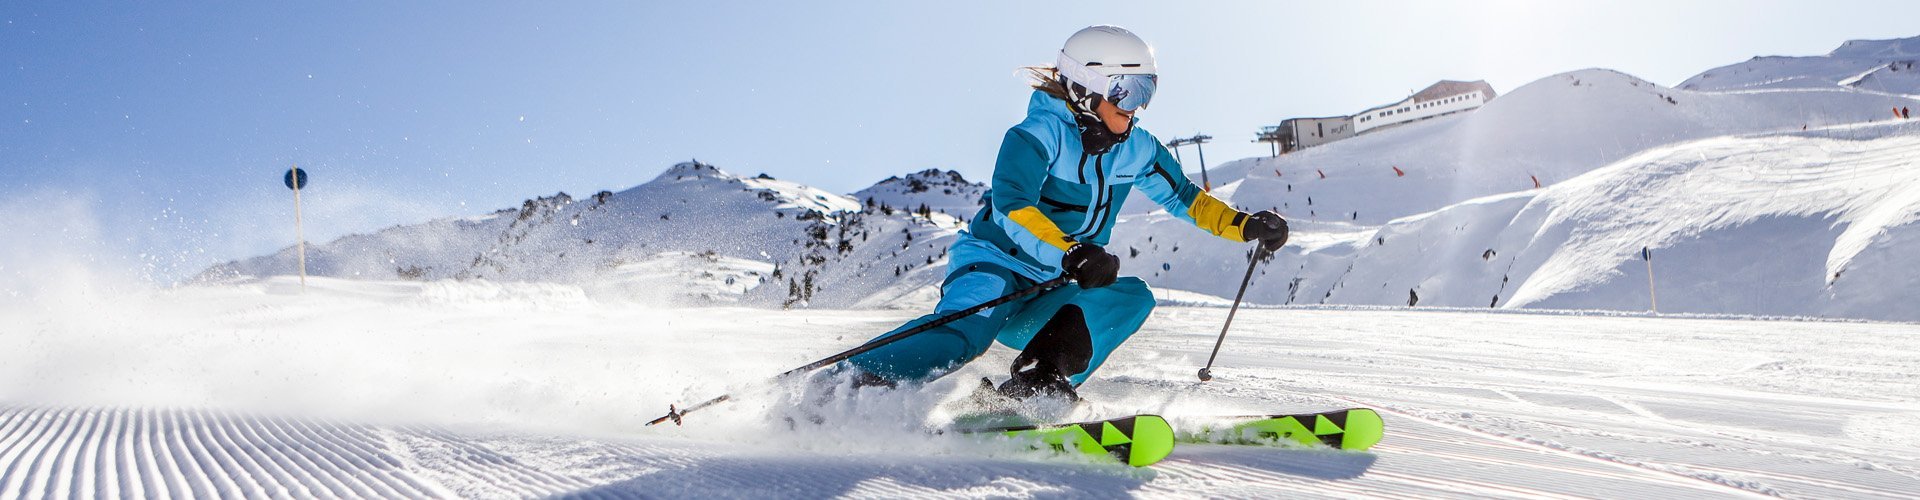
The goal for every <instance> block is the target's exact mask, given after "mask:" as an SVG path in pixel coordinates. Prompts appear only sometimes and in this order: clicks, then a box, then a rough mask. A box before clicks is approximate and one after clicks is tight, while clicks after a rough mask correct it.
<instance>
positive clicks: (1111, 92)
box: [1054, 52, 1160, 113]
mask: <svg viewBox="0 0 1920 500" xmlns="http://www.w3.org/2000/svg"><path fill="white" fill-rule="evenodd" d="M1087 64H1088V63H1083V62H1080V61H1079V60H1076V59H1074V58H1073V56H1069V55H1067V53H1066V52H1061V53H1060V56H1059V61H1058V63H1057V64H1055V65H1054V67H1055V68H1059V70H1060V73H1061V74H1062V75H1065V76H1066V77H1067V80H1069V81H1072V82H1074V83H1078V84H1080V86H1081V87H1086V88H1087V90H1089V91H1093V92H1100V95H1102V96H1105V97H1106V98H1107V102H1111V103H1113V104H1114V105H1115V106H1119V107H1120V109H1123V110H1126V111H1127V112H1129V113H1131V112H1134V111H1137V110H1139V109H1140V108H1142V107H1145V106H1146V105H1147V101H1151V100H1153V91H1154V90H1155V89H1157V88H1158V87H1159V80H1160V78H1159V77H1158V76H1156V75H1153V74H1151V73H1134V74H1120V75H1107V74H1103V73H1101V72H1100V71H1099V70H1096V69H1094V68H1095V67H1098V66H1099V64H1097V63H1095V64H1094V65H1093V66H1088V65H1087ZM1134 66H1137V65H1121V66H1119V68H1120V69H1121V70H1123V71H1125V70H1133V71H1138V70H1139V69H1138V68H1134Z"/></svg>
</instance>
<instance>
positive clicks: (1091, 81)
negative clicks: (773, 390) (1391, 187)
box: [841, 26, 1287, 400]
mask: <svg viewBox="0 0 1920 500" xmlns="http://www.w3.org/2000/svg"><path fill="white" fill-rule="evenodd" d="M1029 69H1030V70H1031V72H1032V74H1031V76H1032V77H1033V80H1034V81H1033V82H1032V87H1033V88H1034V92H1033V94H1032V96H1031V97H1030V98H1029V99H1028V103H1027V117H1026V119H1025V120H1024V121H1022V122H1020V123H1019V124H1018V125H1014V126H1013V127H1012V128H1011V129H1009V130H1007V133H1006V135H1005V137H1004V138H1003V139H1002V142H1001V145H1000V152H999V158H998V159H997V161H996V162H995V165H994V172H993V185H992V189H991V190H990V191H988V193H987V195H986V197H987V200H986V201H987V203H986V206H985V207H983V208H981V210H980V212H979V213H978V214H977V215H975V216H974V217H973V220H972V223H971V225H970V226H969V228H968V230H966V231H963V232H961V233H960V237H959V238H958V239H957V240H956V241H954V243H953V246H952V248H951V253H950V255H951V261H950V263H949V264H948V268H947V277H946V280H945V282H944V283H943V284H942V285H941V290H942V291H943V292H944V295H943V296H942V297H941V299H940V303H939V305H938V306H937V307H936V308H935V310H934V313H933V314H929V315H927V316H923V317H921V318H919V319H916V320H914V321H911V322H908V323H907V324H906V325H902V326H901V327H900V328H899V329H896V330H894V331H901V330H904V329H907V328H911V327H913V326H915V325H917V324H920V323H924V322H928V321H931V320H933V319H935V318H939V317H941V316H943V315H945V314H947V313H951V312H953V311H959V310H962V309H966V308H968V307H971V306H974V305H976V304H981V303H985V302H987V301H989V300H993V299H995V298H997V297H1000V296H1003V295H1007V294H1009V293H1011V292H1014V291H1016V290H1022V289H1026V288H1029V287H1033V286H1035V285H1036V284H1037V283H1039V282H1043V281H1047V280H1049V279H1053V278H1055V277H1057V276H1060V275H1061V274H1065V275H1066V276H1068V277H1070V278H1072V279H1074V280H1075V281H1077V282H1078V286H1063V287H1060V288H1056V289H1053V290H1051V291H1048V292H1046V293H1042V294H1039V295H1035V296H1031V297H1029V298H1026V299H1024V300H1018V301H1015V302H1010V303H1007V304H1004V305H1001V306H998V307H994V308H991V309H987V310H985V311H981V312H979V313H977V314H974V315H972V316H968V317H966V318H964V319H961V320H959V321H955V322H953V323H949V324H946V325H943V326H941V327H939V328H935V329H932V330H928V331H926V332H924V333H920V334H918V335H914V336H912V337H907V338H905V339H903V340H900V341H898V342H895V343H893V344H889V345H886V346H884V347H881V348H879V349H875V350H873V351H870V352H867V353H864V354H861V355H859V356H855V357H853V358H852V359H850V360H849V361H848V364H849V365H850V366H851V368H852V369H854V370H855V371H854V373H853V374H852V375H851V376H852V378H853V381H854V384H855V385H856V386H872V385H884V386H893V385H896V384H898V383H902V382H909V383H913V382H924V381H928V380H932V379H934V378H938V377H940V376H941V375H943V374H945V373H947V372H950V371H952V370H954V369H957V368H959V367H960V366H961V365H963V364H966V363H967V362H968V361H971V360H973V359H974V358H977V357H979V356H980V355H981V354H982V353H985V352H986V350H987V348H988V347H989V346H990V345H991V344H992V342H994V341H995V340H998V341H999V342H1000V343H1001V344H1003V345H1006V346H1008V347H1011V348H1014V349H1020V350H1021V352H1020V354H1019V356H1018V357H1017V358H1016V359H1015V360H1014V363H1013V366H1012V368H1011V370H1010V371H1011V378H1010V379H1008V380H1007V381H1005V382H1003V383H1001V384H1000V385H999V387H998V388H997V389H998V390H999V392H1001V393H1003V394H1006V395H1008V396H1010V397H1013V398H1015V399H1026V398H1029V397H1033V396H1036V395H1045V396H1048V397H1056V398H1064V399H1069V400H1077V399H1078V397H1079V396H1078V394H1077V393H1076V392H1075V388H1076V387H1077V386H1079V385H1080V384H1081V383H1083V382H1086V380H1087V377H1088V376H1089V375H1091V374H1092V373H1093V371H1094V370H1096V369H1098V368H1099V367H1100V365H1101V363H1102V362H1104V361H1106V359H1107V356H1108V354H1110V353H1112V352H1113V350H1114V349H1115V348H1117V347H1119V346H1120V344H1121V343H1122V342H1125V341H1126V340H1127V337H1129V336H1131V335H1133V332H1134V331H1135V330H1137V329H1139V328H1140V325H1141V324H1142V323H1144V322H1145V321H1146V319H1147V315H1148V313H1149V312H1151V311H1152V310H1153V306H1154V299H1153V294H1152V292H1151V291H1150V290H1148V289H1147V285H1146V283H1145V282H1143V281H1141V280H1140V279H1139V278H1136V277H1131V276H1129V277H1119V276H1118V272H1119V270H1120V259H1119V258H1118V257H1115V256H1114V255H1113V254H1112V253H1110V252H1108V251H1107V249H1105V248H1102V245H1104V244H1106V243H1107V241H1108V237H1109V234H1108V233H1109V231H1110V230H1111V229H1112V228H1113V223H1114V218H1115V216H1117V215H1118V214H1120V211H1121V204H1122V202H1124V201H1126V199H1127V194H1128V193H1129V192H1130V191H1132V190H1134V189H1139V190H1140V191H1141V192H1142V193H1144V194H1146V195H1147V197H1148V198H1150V199H1152V200H1153V201H1154V202H1156V203H1158V204H1160V205H1161V206H1163V207H1165V208H1166V209H1167V212H1168V213H1171V214H1174V216H1176V217H1179V218H1180V219H1182V220H1186V221H1188V222H1191V223H1193V224H1194V225H1195V226H1198V227H1199V228H1200V229H1202V230H1204V231H1206V232H1209V233H1212V234H1213V235H1215V236H1218V237H1221V238H1226V239H1228V240H1232V241H1254V240H1259V241H1260V243H1261V244H1262V245H1264V246H1265V247H1266V248H1267V249H1268V250H1274V249H1278V248H1279V247H1280V246H1281V245H1283V244H1285V243H1286V241H1287V221H1286V220H1285V219H1283V218H1281V217H1280V215H1279V214H1277V213H1274V212H1272V211H1262V212H1259V213H1251V214H1249V213H1243V212H1240V211H1237V210H1235V209H1233V208H1231V207H1229V206H1227V205H1226V204H1225V203H1222V202H1220V201H1219V200H1217V199H1214V198H1213V197H1212V196H1209V195H1207V193H1205V192H1203V191H1201V190H1200V189H1199V188H1197V187H1195V186H1194V185H1193V183H1192V182H1191V181H1189V180H1188V179H1187V176H1186V175H1185V173H1184V172H1182V170H1181V168H1180V163H1179V162H1178V161H1175V160H1174V157H1173V155H1172V154H1170V153H1169V152H1168V151H1167V149H1166V148H1165V147H1164V146H1162V145H1161V144H1160V141H1159V140H1158V139H1155V138H1154V136H1153V134H1150V133H1147V131H1146V130H1142V129H1140V128H1139V127H1138V126H1137V125H1136V122H1137V121H1138V117H1136V116H1135V114H1136V113H1137V112H1139V111H1140V110H1141V109H1142V108H1144V107H1145V106H1146V105H1147V102H1148V101H1149V100H1151V99H1152V98H1153V93H1154V90H1155V88H1156V86H1157V83H1158V82H1157V80H1158V77H1157V75H1156V74H1155V73H1156V71H1155V65H1154V57H1153V50H1152V49H1151V48H1150V47H1148V46H1147V44H1146V42H1144V41H1142V40H1141V39H1140V38H1139V37H1138V36H1135V35H1134V34H1133V33H1132V32H1129V31H1127V30H1125V29H1122V28H1119V27H1115V26H1093V27H1089V28H1086V29H1082V30H1080V31H1079V32H1077V33H1074V34H1073V36H1072V37H1070V38H1068V39H1067V42H1066V44H1065V46H1064V47H1062V48H1061V50H1060V52H1059V54H1058V57H1057V65H1055V66H1054V67H1036V68H1029ZM889 333H891V332H889ZM882 337H884V335H882ZM847 368H848V367H847V366H842V367H841V369H842V370H844V369H847Z"/></svg>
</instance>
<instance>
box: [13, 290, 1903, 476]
mask: <svg viewBox="0 0 1920 500" xmlns="http://www.w3.org/2000/svg"><path fill="white" fill-rule="evenodd" d="M298 289H299V287H298V285H297V283H296V282H295V281H294V280H292V279H289V278H274V279H271V280H268V281H264V282H256V283H252V284H245V285H234V286H206V287H189V288H183V289H178V290H171V291H137V290H136V291H128V290H127V289H119V288H113V287H108V286H98V285H91V284H88V283H86V282H84V281H80V282H75V283H68V284H67V285H66V286H63V287H57V288H55V287H49V288H44V289H41V291H40V292H38V293H37V294H34V295H29V296H22V297H15V298H14V299H13V300H10V301H8V302H4V303H0V324H6V325H18V326H21V327H9V328H7V329H5V330H0V381H5V383H4V384H0V497H5V498H14V497H43V496H52V497H63V498H64V497H78V498H91V497H99V496H120V495H132V496H150V497H163V498H181V497H207V496H215V495H219V496H248V497H281V496H292V497H308V496H314V497H420V496H435V497H439V496H460V497H477V498H489V497H493V498H497V497H530V496H545V495H566V496H579V497H626V496H648V497H781V498H792V497H818V496H855V497H921V496H925V497H943V496H944V497H980V496H1008V497H1034V496H1041V497H1056V496H1067V497H1114V496H1129V495H1131V496H1152V497H1268V498H1271V497H1289V498H1292V497H1313V496H1334V497H1353V496H1391V497H1407V496H1437V497H1527V498H1541V497H1570V496H1571V497H1593V496H1600V497H1615V498H1674V497H1681V496H1688V497H1702V496H1707V497H1740V496H1763V495H1764V496H1786V497H1819V498H1897V497H1903V496H1910V495H1911V494H1912V492H1913V491H1920V437H1916V436H1920V401H1916V398H1920V375H1916V373H1920V361H1916V359H1915V358H1914V357H1913V356H1912V353H1913V352H1920V327H1917V326H1915V325H1912V324H1896V323H1854V322H1803V321H1760V320H1748V319H1738V318H1719V319H1699V318H1696V319H1680V318H1655V317H1643V316H1622V315H1619V314H1618V313H1608V314H1604V315H1600V314H1596V315H1584V314H1580V313H1542V312H1518V313H1514V312H1509V313H1499V312H1486V311H1482V310H1405V309H1384V308H1383V309H1252V310H1243V311H1242V312H1241V316H1240V317H1239V318H1238V319H1236V321H1235V330H1234V331H1233V332H1232V333H1231V334H1230V336H1229V338H1228V341H1227V342H1228V344H1227V346H1226V348H1225V350H1224V351H1223V352H1222V355H1221V360H1220V362H1219V364H1218V366H1216V368H1215V369H1214V373H1215V375H1216V379H1215V380H1214V381H1213V382H1211V383H1207V384H1200V383H1198V382H1196V381H1195V380H1194V371H1195V370H1196V369H1197V368H1198V367H1199V365H1200V364H1201V362H1203V361H1204V357H1205V355H1206V350H1207V349H1208V348H1210V347H1211V342H1212V340H1213V336H1214V335H1215V334H1216V333H1218V331H1219V330H1218V328H1219V324H1220V321H1221V319H1222V318H1223V317H1224V315H1225V310H1224V309H1221V308H1218V307H1166V308H1162V309H1161V310H1159V311H1157V312H1156V314H1155V315H1154V317H1153V318H1152V319H1151V320H1150V321H1149V322H1148V323H1147V326H1146V328H1145V329H1144V330H1143V331H1142V332H1141V333H1140V334H1139V335H1138V336H1137V337H1136V338H1135V339H1134V341H1133V342H1132V343H1131V344H1130V345H1129V346H1128V348H1127V349H1125V350H1122V351H1121V352H1119V353H1118V354H1116V356H1115V357H1114V358H1113V359H1112V360H1111V361H1110V362H1109V365H1108V367H1107V368H1106V369H1105V370H1103V371H1102V372H1101V376H1100V377H1099V378H1098V379H1097V380H1095V381H1094V382H1092V383H1089V384H1088V385H1087V386H1086V387H1084V388H1083V390H1084V392H1085V394H1086V395H1087V396H1088V397H1089V398H1091V399H1092V400H1094V401H1097V402H1099V404H1098V405H1096V406H1095V407H1094V408H1093V409H1092V410H1089V411H1088V412H1087V413H1088V414H1089V415H1088V416H1091V415H1090V414H1093V413H1103V412H1104V413H1111V414H1117V413H1128V412H1157V413H1161V414H1164V415H1167V416H1169V417H1170V418H1173V419H1175V420H1176V421H1177V420H1178V419H1179V418H1180V417H1181V416H1189V415H1202V414H1241V413H1248V412H1296V411H1307V410H1322V409H1330V408H1338V407H1346V406H1370V407H1373V408H1377V409H1379V410H1381V412H1382V414H1383V415H1384V416H1385V418H1386V419H1387V424H1388V428H1389V434H1388V437H1387V438H1386V440H1385V441H1383V442H1382V443H1381V444H1380V445H1379V446H1378V447H1376V448H1375V449H1374V452H1373V453H1366V454H1355V453H1342V452H1334V451H1325V450H1278V449H1268V448H1255V447H1234V446H1215V445H1182V446H1181V447H1180V448H1178V449H1177V450H1176V451H1175V452H1174V454H1173V455H1172V456H1171V457H1170V458H1169V459H1168V460H1167V461H1165V462H1163V463H1162V464H1160V465H1158V466H1155V467H1152V468H1149V469H1138V470H1136V469H1130V468H1126V467H1122V466H1117V465H1109V464H1099V463H1090V462H1084V461H1081V460H1080V459H1076V458H1072V457H1054V456H1048V455H1046V454H1043V453H1037V452H1028V451H1021V450H1014V449H1007V448H1005V447H1003V446H998V445H994V444H992V443H977V442H970V441H966V440H961V439H956V438H953V437H942V436H930V435H927V434H924V433H922V432H921V431H919V430H918V429H920V428H921V427H922V426H923V425H925V423H926V422H927V421H930V420H937V419H938V418H939V417H940V416H941V415H943V414H944V412H945V411H946V410H945V409H944V408H943V407H942V406H941V403H942V402H943V401H944V400H947V399H950V398H952V397H956V396H957V395H959V394H961V393H963V392H964V391H965V390H967V389H968V384H971V383H973V382H972V381H973V380H974V379H977V378H978V377H980V376H982V375H996V376H997V375H998V374H999V372H1001V371H1002V370H1003V369H1004V367H1005V365H1006V363H1007V362H1008V361H1009V358H1010V354H1009V353H1008V352H1007V351H1005V350H1004V349H995V350H994V351H992V352H990V353H989V354H988V355H987V356H986V357H985V358H983V359H982V360H980V361H979V362H977V363H975V364H974V365H972V366H970V367H969V368H968V369H967V370H965V371H964V372H963V373H960V374H956V375H955V376H952V377H948V378H946V379H943V380H942V381H940V382H937V383H935V384H932V385H930V386H928V387H926V388H925V389H924V390H923V391H920V392H918V393H913V394H908V393H884V392H883V393H863V394H862V395H861V396H859V397H857V398H853V399H851V400H846V401H843V402H841V403H837V404H835V405H831V406H829V407H827V408H825V409H823V410H821V411H822V412H824V413H825V415H826V416H827V417H828V418H829V419H831V420H832V421H833V422H835V423H834V424H832V425H829V426H826V427H823V428H817V429H812V430H808V431H806V432H798V433H796V432H787V431H784V430H783V429H785V428H786V425H785V424H784V423H780V422H779V417H780V416H781V415H783V414H784V413H783V410H780V409H779V408H780V407H781V403H778V401H781V400H782V399H785V398H790V397H791V396H792V394H791V391H789V390H787V389H770V390H763V389H755V388H754V387H755V384H754V382H755V381H758V380H761V379H762V378H763V377H765V376H767V375H769V374H772V373H776V372H779V371H781V370H784V369H786V368H789V367H791V366H793V365H797V364H799V363H802V362H805V361H808V360H810V359H812V358H816V357H819V356H822V355H825V354H829V353H831V352H833V351H836V350H839V349H842V348H845V347H848V346H851V345H853V344H855V343H857V342H859V341H860V340H862V339H864V338H865V337H866V336H868V335H871V334H872V333H875V332H880V331H883V330H885V329H886V328H888V327H889V326H891V325H893V324H896V323H898V322H900V321H903V320H905V319H907V317H908V316H907V315H908V314H910V313H903V312H892V311H884V312H876V311H825V310H820V311H789V312H778V311H765V310H752V309H736V308H712V309H657V308H651V307H647V306H642V305H635V304H622V303H610V302H598V301H595V300H592V299H589V298H587V295H586V294H584V293H582V292H580V291H579V290H578V289H576V288H571V287H564V286H554V285H526V284H490V283H486V282H431V283H404V282H357V281H341V280H331V279H316V280H314V281H313V282H312V284H311V286H310V288H309V289H308V291H307V292H306V293H304V294H301V293H299V292H298ZM1176 295H1180V294H1177V293H1176ZM730 391H732V392H738V393H740V394H742V396H743V397H742V399H741V400H740V401H738V402H736V403H733V404H731V405H729V406H723V407H719V408H716V409H714V410H711V411H709V412H703V413H700V414H696V415H694V416H692V417H690V421H689V424H688V425H687V426H685V427H677V428H676V427H655V428H644V427H641V426H640V423H641V422H644V421H645V420H646V419H650V418H652V417H654V416H657V415H658V414H660V413H661V412H662V411H664V410H665V409H666V405H667V404H668V403H673V402H678V403H683V404H684V403H687V402H690V401H693V400H696V399H701V398H704V397H708V396H712V395H716V394H719V393H722V392H730Z"/></svg>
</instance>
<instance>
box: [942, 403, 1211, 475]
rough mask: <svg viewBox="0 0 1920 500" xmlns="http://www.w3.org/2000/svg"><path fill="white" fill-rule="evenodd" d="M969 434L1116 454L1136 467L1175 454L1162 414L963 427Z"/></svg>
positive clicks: (1071, 449) (1169, 427)
mask: <svg viewBox="0 0 1920 500" xmlns="http://www.w3.org/2000/svg"><path fill="white" fill-rule="evenodd" d="M960 432H961V433H965V434H1003V435H1005V436H1008V437H1012V438H1015V439H1022V440H1030V441H1031V442H1033V443H1035V445H1036V447H1039V446H1049V447H1052V448H1053V449H1055V450H1060V451H1069V452H1079V453H1083V454H1087V455H1093V456H1102V457H1113V458H1114V459H1117V460H1119V461H1120V462H1121V463H1125V464H1127V465H1131V466H1134V467H1146V466H1149V465H1153V464H1154V463H1155V462H1159V461H1160V459H1163V458H1167V454H1170V453H1173V443H1174V433H1173V426H1172V425H1169V424H1167V419H1164V418H1160V416H1159V415H1134V416H1131V417H1124V418H1116V419H1111V420H1099V421H1093V422H1081V423H1073V424H1056V425H1021V426H1011V427H986V428H974V429H962V430H960Z"/></svg>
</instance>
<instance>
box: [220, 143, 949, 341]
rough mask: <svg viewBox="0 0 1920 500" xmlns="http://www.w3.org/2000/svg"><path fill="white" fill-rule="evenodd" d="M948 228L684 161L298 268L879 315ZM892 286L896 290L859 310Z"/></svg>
mask: <svg viewBox="0 0 1920 500" xmlns="http://www.w3.org/2000/svg"><path fill="white" fill-rule="evenodd" d="M882 185H883V186H884V185H887V183H884V182H883V183H882ZM960 187H962V186H958V185H954V186H950V187H949V189H958V188H960ZM878 188H880V186H876V189H878ZM901 201H903V202H904V201H906V200H905V199H902V200H901ZM916 207H917V205H916ZM957 222H958V221H957V220H956V219H955V218H953V217H949V216H945V215H941V214H940V213H938V212H934V213H933V214H932V215H931V217H927V216H920V215H915V214H912V213H909V211H907V210H906V209H904V208H899V209H896V208H892V207H886V208H884V209H883V208H881V207H878V206H876V207H865V206H863V205H862V204H861V203H860V202H858V201H855V200H854V199H853V198H849V197H846V196H842V195H837V194H833V193H829V192H826V191H822V190H819V189H815V188H812V187H808V186H804V185H800V184H796V183H792V182H787V181H781V180H777V179H773V178H769V177H766V176H760V177H742V176H737V175H734V174H731V173H728V172H726V171H724V170H721V169H719V168H718V167H715V166H712V165H708V164H705V163H700V162H697V161H696V162H687V163H681V164H677V165H674V166H673V167H671V168H668V169H667V170H666V171H665V172H663V173H661V174H660V175H659V176H658V177H655V178H654V179H653V180H652V181H649V182H647V183H645V184H641V185H639V186H636V187H634V188H632V189H628V190H625V191H621V192H618V193H614V192H609V191H602V192H599V193H596V194H594V195H593V196H590V197H587V198H585V199H575V198H573V197H572V196H569V195H567V194H566V193H559V194H556V195H554V196H549V197H540V198H534V199H530V200H527V201H525V202H524V203H522V204H521V206H520V207H519V208H516V209H503V210H500V211H496V212H494V213H491V214H487V215H482V216H476V217H466V218H453V219H441V220H435V221H431V222H427V223H423V224H415V225H406V226H398V227H393V228H388V229H386V230H382V231H379V232H376V233H374V234H368V235H352V236H347V237H343V238H340V239H338V240H335V241H332V242H329V243H325V244H320V245H314V246H311V247H309V249H308V264H307V266H308V268H307V270H308V272H309V273H311V274H313V275H317V276H335V277H350V278H360V279H387V280H391V279H417V280H440V279H486V280H505V281H542V282H558V283H568V284H578V285H581V286H583V287H586V288H588V289H589V290H591V291H596V292H603V293H608V294H612V295H615V296H620V297H627V298H635V299H644V300H653V301H667V302H693V303H711V302H714V301H720V302H737V301H745V302H746V303H749V304H760V305H787V306H795V305H813V306H826V307H853V306H884V305H887V304H888V303H890V302H891V301H893V300H902V299H907V298H914V296H913V294H912V293H909V292H912V291H916V290H920V289H923V288H926V285H928V284H932V283H938V280H939V278H940V273H939V272H938V271H933V272H928V267H929V266H932V265H935V264H941V263H943V262H944V260H943V259H944V257H945V255H946V247H947V245H948V244H950V243H951V240H952V238H953V235H954V234H955V231H956V228H955V226H956V224H957ZM296 259H297V256H296V255H294V250H293V249H291V248H289V249H286V250H282V251H281V252H278V253H275V254H273V255H268V256H262V257H256V258H252V259H246V260H241V261H235V262H229V263H226V264H221V265H218V266H214V267H213V268H211V269H208V270H207V271H205V272H203V273H202V274H201V275H200V277H199V281H203V282H204V281H231V280H236V279H249V278H255V277H264V276H270V275H284V274H292V273H294V272H296V271H295V266H296V265H297V264H296ZM942 265H943V264H942ZM763 285H772V286H763ZM895 287H899V288H901V289H902V291H901V292H900V293H891V294H888V295H885V296H883V298H880V299H874V300H869V299H870V297H872V296H873V295H874V293H876V292H878V291H880V290H889V289H893V288H895Z"/></svg>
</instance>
